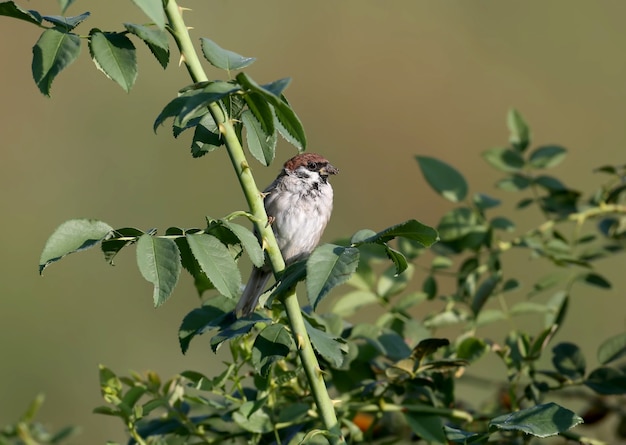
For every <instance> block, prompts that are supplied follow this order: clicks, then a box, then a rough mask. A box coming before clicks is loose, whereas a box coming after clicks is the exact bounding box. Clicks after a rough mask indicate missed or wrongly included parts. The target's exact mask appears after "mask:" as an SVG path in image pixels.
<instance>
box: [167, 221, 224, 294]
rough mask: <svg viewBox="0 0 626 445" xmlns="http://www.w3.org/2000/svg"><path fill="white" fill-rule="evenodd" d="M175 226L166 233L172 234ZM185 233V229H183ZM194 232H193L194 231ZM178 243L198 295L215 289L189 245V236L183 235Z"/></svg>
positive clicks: (181, 256)
mask: <svg viewBox="0 0 626 445" xmlns="http://www.w3.org/2000/svg"><path fill="white" fill-rule="evenodd" d="M172 231H173V228H169V229H168V231H167V232H166V235H171V234H172ZM181 232H183V233H184V231H181ZM192 233H193V232H192ZM175 242H176V245H177V246H178V250H179V251H180V260H181V263H182V266H183V267H184V268H185V270H186V271H187V272H189V274H190V275H191V276H192V277H193V285H194V287H195V288H196V291H197V292H198V296H200V297H201V296H202V295H203V294H204V292H206V291H207V290H210V289H215V286H214V285H213V283H211V280H209V277H207V275H206V274H205V273H204V271H203V270H202V268H201V267H200V264H199V263H198V260H196V257H195V256H194V255H193V253H192V252H191V248H190V247H189V243H188V242H187V238H186V237H185V236H184V235H183V236H181V237H179V238H176V240H175Z"/></svg>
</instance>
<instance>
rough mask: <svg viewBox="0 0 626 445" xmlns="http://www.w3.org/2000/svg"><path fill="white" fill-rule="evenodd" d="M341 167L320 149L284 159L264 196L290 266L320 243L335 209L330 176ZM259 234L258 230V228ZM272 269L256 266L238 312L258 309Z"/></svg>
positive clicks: (279, 244)
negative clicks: (324, 155)
mask: <svg viewBox="0 0 626 445" xmlns="http://www.w3.org/2000/svg"><path fill="white" fill-rule="evenodd" d="M337 173H339V170H338V169H337V168H336V167H334V166H333V165H332V164H331V163H330V162H328V160H327V159H326V158H325V157H323V156H322V155H320V154H317V153H302V154H299V155H297V156H294V157H293V158H291V159H289V160H288V161H287V162H285V164H284V166H283V168H282V170H281V171H280V173H279V174H278V176H277V177H276V179H275V180H274V181H273V182H272V183H271V184H270V185H269V186H268V187H267V188H266V189H265V190H264V191H263V193H262V196H263V197H264V198H263V203H264V206H265V211H266V213H267V216H268V221H269V223H270V224H271V227H272V230H273V231H274V235H275V237H276V242H277V244H278V247H279V249H280V252H281V254H282V256H283V259H284V260H285V264H286V265H287V266H289V265H290V264H293V263H295V262H296V261H299V260H303V259H305V258H307V257H308V256H309V255H310V254H311V252H312V251H313V249H315V247H316V246H317V244H318V243H319V241H320V238H321V237H322V233H323V232H324V229H325V228H326V224H328V221H329V219H330V215H331V213H332V210H333V188H332V186H331V185H330V182H329V181H328V179H329V176H331V175H336V174H337ZM255 234H256V235H257V237H258V236H259V234H258V232H257V231H256V230H255ZM271 276H272V270H271V268H270V266H269V265H268V264H267V263H266V264H264V265H263V266H262V267H256V266H255V267H253V269H252V272H251V274H250V279H249V280H248V283H247V284H246V287H245V288H244V290H243V293H242V295H241V297H240V299H239V302H238V304H237V307H236V308H235V314H236V315H237V317H238V318H241V317H245V316H247V315H249V314H251V313H252V312H254V310H255V309H256V306H257V304H258V302H259V297H260V296H261V294H262V293H263V291H264V289H265V286H266V285H267V282H268V280H269V278H270V277H271Z"/></svg>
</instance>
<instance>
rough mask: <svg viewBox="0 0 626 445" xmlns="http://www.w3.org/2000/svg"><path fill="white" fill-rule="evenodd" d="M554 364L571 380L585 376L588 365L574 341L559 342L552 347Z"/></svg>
mask: <svg viewBox="0 0 626 445" xmlns="http://www.w3.org/2000/svg"><path fill="white" fill-rule="evenodd" d="M552 353H553V354H554V355H553V356H552V364H553V365H554V368H555V369H556V370H557V371H559V372H560V373H561V374H562V375H564V376H566V377H568V378H569V379H571V380H578V379H581V378H583V377H584V375H585V369H586V367H587V365H586V362H585V356H584V355H583V353H582V351H581V350H580V348H579V347H578V345H575V344H574V343H567V342H563V343H559V344H558V345H556V346H555V347H554V348H552Z"/></svg>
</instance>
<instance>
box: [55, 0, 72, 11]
mask: <svg viewBox="0 0 626 445" xmlns="http://www.w3.org/2000/svg"><path fill="white" fill-rule="evenodd" d="M74 1H75V0H58V2H59V6H60V7H61V14H65V11H67V8H69V7H70V6H71V5H72V3H74Z"/></svg>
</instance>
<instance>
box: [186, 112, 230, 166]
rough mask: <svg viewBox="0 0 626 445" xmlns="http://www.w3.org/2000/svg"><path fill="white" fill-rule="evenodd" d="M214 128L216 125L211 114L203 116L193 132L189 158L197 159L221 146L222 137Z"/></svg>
mask: <svg viewBox="0 0 626 445" xmlns="http://www.w3.org/2000/svg"><path fill="white" fill-rule="evenodd" d="M214 127H216V125H215V121H214V120H213V117H212V116H211V114H209V113H207V114H205V115H204V116H203V117H202V119H201V120H200V122H199V123H198V125H196V128H195V130H194V132H193V140H192V142H191V156H193V157H194V158H199V157H201V156H204V155H205V154H207V153H210V152H212V151H214V150H216V149H218V148H220V146H222V145H223V143H224V142H223V141H222V137H221V136H220V134H219V133H218V130H217V129H216V128H214Z"/></svg>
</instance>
